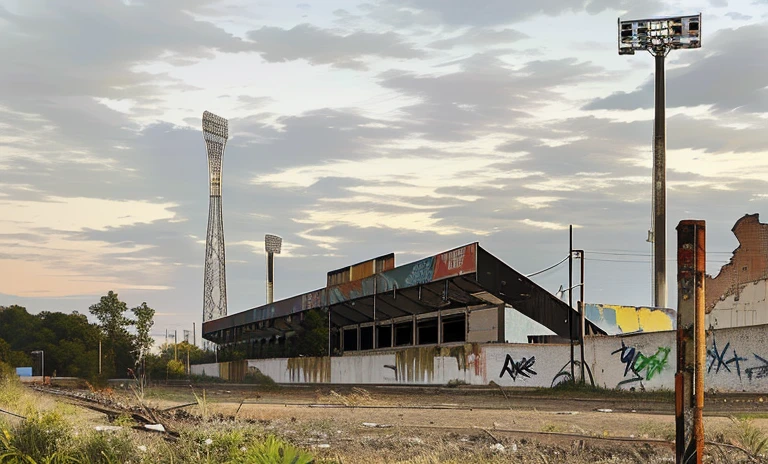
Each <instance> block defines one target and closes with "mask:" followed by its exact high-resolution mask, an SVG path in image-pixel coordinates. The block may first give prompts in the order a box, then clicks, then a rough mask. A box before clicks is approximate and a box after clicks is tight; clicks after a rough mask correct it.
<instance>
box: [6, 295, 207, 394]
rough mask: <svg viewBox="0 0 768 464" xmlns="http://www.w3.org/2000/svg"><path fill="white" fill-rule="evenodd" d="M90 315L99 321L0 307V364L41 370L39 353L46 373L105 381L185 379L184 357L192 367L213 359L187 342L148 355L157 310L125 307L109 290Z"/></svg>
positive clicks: (54, 313) (84, 317)
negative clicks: (34, 352) (39, 352)
mask: <svg viewBox="0 0 768 464" xmlns="http://www.w3.org/2000/svg"><path fill="white" fill-rule="evenodd" d="M88 311H89V313H90V314H91V315H92V316H94V318H95V319H96V320H97V321H98V322H97V323H91V322H89V321H88V317H87V316H86V315H85V314H81V313H79V312H77V311H73V312H72V313H71V314H65V313H61V312H49V311H43V312H41V313H39V314H30V313H28V312H27V310H26V308H24V307H22V306H16V305H13V306H8V307H1V306H0V363H5V364H8V365H10V366H11V367H22V366H40V360H38V359H37V358H36V357H34V356H33V355H32V352H33V351H43V352H44V353H45V375H49V376H50V375H56V376H60V377H79V378H84V379H89V380H92V381H99V380H102V381H103V380H106V379H108V378H115V377H118V378H131V377H133V376H136V377H139V376H140V375H141V374H147V375H148V377H149V378H150V379H151V378H154V379H157V380H159V379H162V378H166V377H170V376H179V375H184V373H185V372H186V371H185V364H186V360H187V356H188V355H189V362H190V364H195V363H199V362H212V361H213V358H214V354H213V353H211V352H206V351H203V350H200V349H199V348H197V347H193V346H191V345H190V344H188V343H183V344H179V345H177V346H174V345H163V346H161V347H160V352H159V353H153V352H151V349H152V345H153V343H154V340H153V338H152V336H151V330H152V326H153V324H154V315H155V310H154V309H152V308H151V307H149V306H148V305H147V303H146V302H145V303H142V304H141V305H139V306H137V307H135V308H130V309H129V308H128V306H127V305H126V303H125V302H123V301H120V299H119V298H118V295H117V293H115V292H113V291H110V292H109V293H107V294H106V295H104V296H102V297H101V298H100V299H99V301H98V302H97V303H95V304H93V305H91V306H90V307H89V308H88ZM131 329H133V330H131ZM99 342H101V360H99ZM99 361H101V373H99ZM35 371H36V373H37V372H38V371H39V369H37V368H36V369H35Z"/></svg>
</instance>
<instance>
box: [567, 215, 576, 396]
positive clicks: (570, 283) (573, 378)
mask: <svg viewBox="0 0 768 464" xmlns="http://www.w3.org/2000/svg"><path fill="white" fill-rule="evenodd" d="M572 312H573V224H571V225H570V226H569V227H568V338H569V339H570V340H571V382H574V383H575V382H576V376H575V373H576V372H575V370H574V366H573V317H572V315H571V313H572Z"/></svg>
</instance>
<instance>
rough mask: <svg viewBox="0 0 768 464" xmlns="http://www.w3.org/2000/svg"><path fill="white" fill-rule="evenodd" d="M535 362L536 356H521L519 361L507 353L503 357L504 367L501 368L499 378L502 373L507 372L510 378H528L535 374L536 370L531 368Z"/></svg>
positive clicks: (501, 376) (502, 375)
mask: <svg viewBox="0 0 768 464" xmlns="http://www.w3.org/2000/svg"><path fill="white" fill-rule="evenodd" d="M534 364H536V356H531V357H530V358H525V357H524V358H522V359H521V360H520V361H515V360H514V359H513V358H512V356H511V355H509V354H508V355H507V357H506V358H505V359H504V367H502V368H501V372H500V373H499V378H503V377H504V374H509V376H510V377H511V378H512V380H513V381H514V380H517V378H518V377H525V378H528V379H530V378H531V376H532V375H536V371H534V370H533V369H532V367H533V365H534Z"/></svg>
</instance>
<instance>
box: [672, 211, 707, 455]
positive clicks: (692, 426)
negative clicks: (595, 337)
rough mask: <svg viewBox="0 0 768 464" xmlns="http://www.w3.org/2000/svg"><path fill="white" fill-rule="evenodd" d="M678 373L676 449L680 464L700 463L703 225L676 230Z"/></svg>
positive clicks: (688, 222) (686, 223) (690, 224)
mask: <svg viewBox="0 0 768 464" xmlns="http://www.w3.org/2000/svg"><path fill="white" fill-rule="evenodd" d="M677 243H678V245H677V295H678V297H677V298H678V307H677V372H676V373H675V425H676V433H675V438H676V440H675V448H676V453H675V454H676V458H677V460H676V462H677V463H678V464H682V463H685V464H689V463H697V464H700V463H701V459H702V456H703V452H704V422H703V416H702V414H703V410H704V375H705V372H706V371H705V364H704V361H705V350H706V338H705V337H706V335H705V331H704V328H705V327H704V276H705V270H706V228H705V223H704V221H694V220H686V221H681V222H680V224H678V226H677Z"/></svg>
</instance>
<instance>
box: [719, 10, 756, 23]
mask: <svg viewBox="0 0 768 464" xmlns="http://www.w3.org/2000/svg"><path fill="white" fill-rule="evenodd" d="M725 15H726V16H728V17H729V18H731V19H732V20H734V21H749V20H750V19H752V16H750V15H745V14H742V13H739V12H738V11H729V12H728V13H726V14H725Z"/></svg>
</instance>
